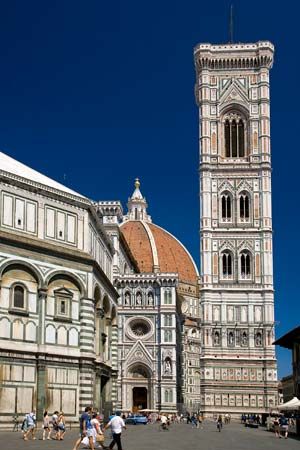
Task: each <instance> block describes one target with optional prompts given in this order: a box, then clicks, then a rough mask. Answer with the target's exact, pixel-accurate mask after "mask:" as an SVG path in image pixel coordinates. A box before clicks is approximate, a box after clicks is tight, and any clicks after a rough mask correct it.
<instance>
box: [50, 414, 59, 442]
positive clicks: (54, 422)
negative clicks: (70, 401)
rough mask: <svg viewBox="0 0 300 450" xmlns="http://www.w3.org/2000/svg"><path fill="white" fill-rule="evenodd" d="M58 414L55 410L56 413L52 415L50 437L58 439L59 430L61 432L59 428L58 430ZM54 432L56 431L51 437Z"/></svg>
mask: <svg viewBox="0 0 300 450" xmlns="http://www.w3.org/2000/svg"><path fill="white" fill-rule="evenodd" d="M58 414H59V412H58V411H54V413H53V414H52V417H51V421H50V423H51V424H52V430H51V431H50V438H51V439H58V432H59V430H58V423H57V421H58ZM52 432H54V433H55V436H54V437H51V433H52Z"/></svg>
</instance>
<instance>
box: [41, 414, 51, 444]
mask: <svg viewBox="0 0 300 450" xmlns="http://www.w3.org/2000/svg"><path fill="white" fill-rule="evenodd" d="M47 433H48V436H47V439H51V437H50V434H51V430H50V419H49V416H48V411H45V412H44V416H43V441H45V440H46V434H47Z"/></svg>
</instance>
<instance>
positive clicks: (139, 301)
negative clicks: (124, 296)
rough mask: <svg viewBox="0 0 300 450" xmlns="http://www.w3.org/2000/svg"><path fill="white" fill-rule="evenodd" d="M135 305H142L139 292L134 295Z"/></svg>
mask: <svg viewBox="0 0 300 450" xmlns="http://www.w3.org/2000/svg"><path fill="white" fill-rule="evenodd" d="M136 304H137V305H141V304H142V295H141V293H140V292H138V293H137V294H136Z"/></svg>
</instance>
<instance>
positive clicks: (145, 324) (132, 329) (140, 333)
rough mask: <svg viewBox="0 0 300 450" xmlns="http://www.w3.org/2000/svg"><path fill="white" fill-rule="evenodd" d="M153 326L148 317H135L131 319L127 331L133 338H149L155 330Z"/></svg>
mask: <svg viewBox="0 0 300 450" xmlns="http://www.w3.org/2000/svg"><path fill="white" fill-rule="evenodd" d="M152 328H153V326H152V324H151V322H150V321H148V320H147V319H146V318H140V317H139V318H135V319H133V320H130V321H129V322H128V325H127V332H128V334H129V336H130V337H131V338H139V339H144V338H148V337H149V336H150V334H151V333H152V332H153V330H152Z"/></svg>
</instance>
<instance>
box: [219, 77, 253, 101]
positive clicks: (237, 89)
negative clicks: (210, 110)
mask: <svg viewBox="0 0 300 450" xmlns="http://www.w3.org/2000/svg"><path fill="white" fill-rule="evenodd" d="M248 102H249V99H248V97H247V93H246V91H245V89H244V88H243V87H242V85H241V84H240V83H239V82H238V81H236V80H233V81H232V82H231V83H230V84H229V83H228V85H227V86H226V88H225V90H224V92H223V93H222V94H221V97H220V105H224V104H225V105H226V104H229V103H239V104H243V105H247V104H248Z"/></svg>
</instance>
